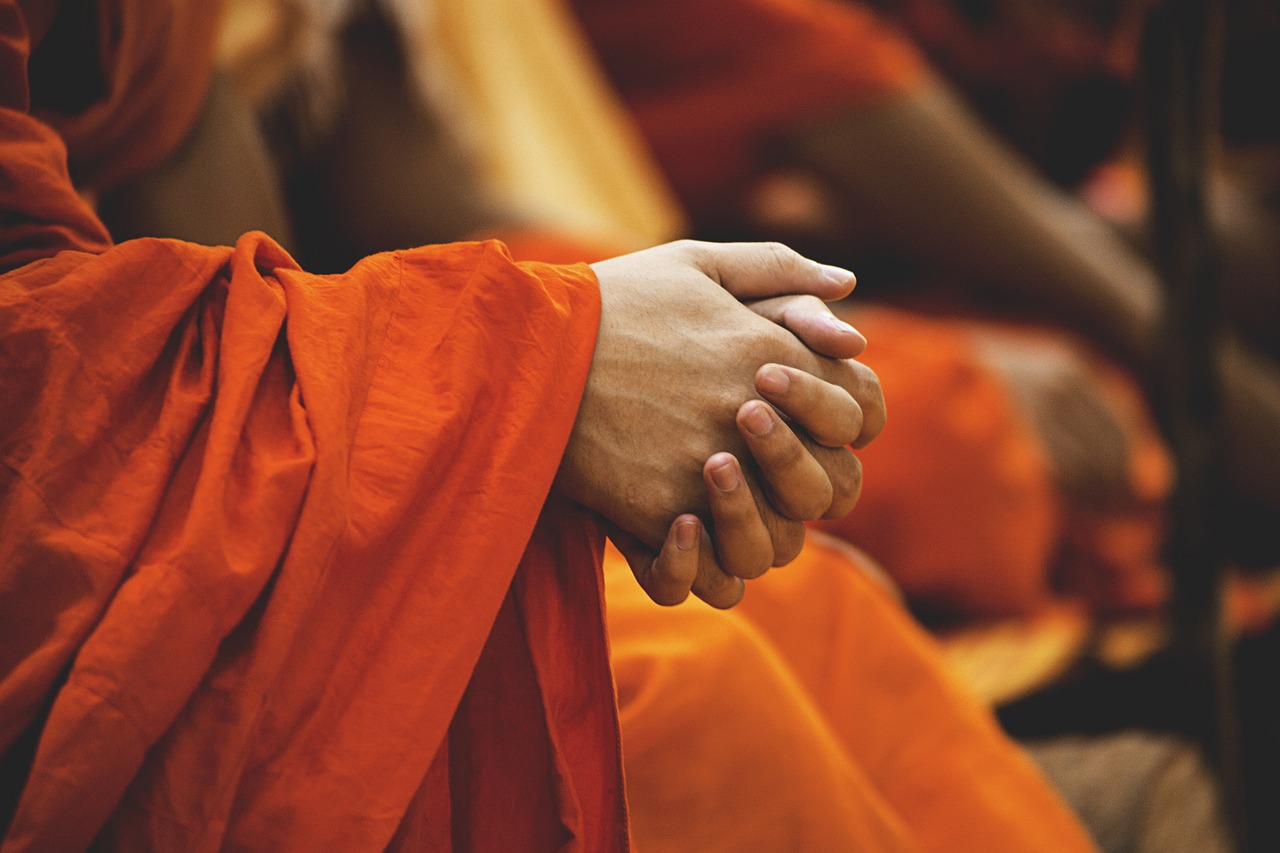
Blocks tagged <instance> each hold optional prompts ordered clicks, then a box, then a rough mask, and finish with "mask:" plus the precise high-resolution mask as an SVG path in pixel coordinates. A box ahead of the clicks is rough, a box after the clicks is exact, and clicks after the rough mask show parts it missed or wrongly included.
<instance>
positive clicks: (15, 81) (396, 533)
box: [0, 0, 627, 853]
mask: <svg viewBox="0 0 1280 853" xmlns="http://www.w3.org/2000/svg"><path fill="white" fill-rule="evenodd" d="M153 11H154V9H153V8H152V7H148V8H147V9H144V10H140V9H134V10H133V12H134V13H136V14H140V15H141V16H142V17H145V16H146V15H147V14H148V13H149V12H153ZM27 44H28V36H27V32H26V29H25V19H24V16H23V14H22V12H21V11H20V10H19V8H18V7H17V6H16V5H15V3H14V2H12V0H5V2H0V70H2V71H3V83H2V88H0V98H2V100H0V173H2V174H3V175H4V178H5V180H4V182H3V183H0V211H3V213H2V214H0V268H3V269H4V270H5V271H6V272H5V273H4V274H3V276H0V358H2V359H3V366H2V367H0V373H2V375H3V376H4V382H3V384H2V385H0V452H2V453H3V461H4V465H3V467H0V756H2V759H0V766H2V767H3V770H4V773H3V780H4V787H3V789H0V793H2V796H0V830H2V831H3V842H2V843H0V849H3V850H4V851H5V853H9V851H20V850H74V849H83V848H85V847H87V846H88V845H89V844H90V843H91V842H92V843H95V844H96V845H97V846H99V847H100V848H101V849H127V850H138V849H162V850H209V849H220V848H222V847H250V848H255V849H281V850H291V849H294V850H317V849H343V850H382V849H385V848H387V847H388V845H392V846H397V845H400V846H404V847H407V848H410V849H419V848H421V847H422V846H431V845H435V846H448V845H449V844H450V843H452V844H454V845H456V846H459V847H466V848H469V849H478V850H510V849H547V848H549V847H554V846H557V845H559V844H561V843H566V844H568V845H569V846H570V847H571V848H572V849H581V850H607V849H620V848H625V846H626V844H627V830H626V818H625V806H624V801H623V792H622V779H621V771H620V764H619V762H620V758H619V754H618V739H617V721H616V706H615V703H614V698H613V692H612V689H611V681H610V676H609V664H608V659H607V654H606V646H605V639H604V633H603V621H602V604H601V586H600V579H599V573H598V572H599V562H598V558H599V548H600V545H601V540H600V539H599V536H598V533H597V531H596V528H595V526H594V524H593V523H592V522H591V521H590V520H589V519H588V518H586V517H585V516H584V514H583V513H582V512H581V511H580V510H578V509H575V508H573V507H571V506H569V505H566V504H564V503H562V502H561V501H559V500H557V499H554V498H553V499H551V500H550V501H548V500H547V496H548V491H549V489H550V486H551V481H552V478H553V476H554V473H555V470H556V468H557V466H558V462H559V459H560V456H561V454H562V452H563V448H564V446H565V443H566V442H567V439H568V435H569V430H570V428H571V426H572V422H573V418H574V416H575V412H576V410H577V404H578V397H579V394H580V393H581V389H582V387H583V384H584V382H585V377H586V374H587V370H588V368H589V364H590V359H591V354H592V351H593V348H594V339H595V329H596V326H597V321H598V311H599V295H598V292H597V290H596V285H595V281H594V277H593V276H592V275H591V273H590V271H589V269H587V268H585V267H549V266H543V265H538V264H523V265H517V264H516V263H514V262H513V261H512V260H511V259H510V257H509V256H508V255H507V254H506V252H505V251H504V250H503V249H502V247H500V246H499V245H497V244H493V243H476V244H459V245H454V246H447V247H436V248H425V249H418V250H413V251H407V252H397V253H392V254H385V255H377V256H374V257H371V258H368V259H367V260H365V261H363V262H362V263H360V264H358V265H357V266H356V267H354V268H353V269H352V270H350V271H349V272H347V273H345V274H343V275H339V276H314V275H309V274H307V273H305V272H303V271H301V270H299V269H298V268H297V266H296V265H295V264H294V263H293V262H292V260H291V259H290V258H289V257H288V256H287V255H286V254H285V253H284V252H283V251H281V250H280V249H279V247H278V246H276V245H275V244H274V243H272V242H271V241H270V240H269V239H268V238H266V237H265V236H263V235H261V234H248V235H246V236H245V237H244V238H242V239H241V240H240V242H239V243H238V245H237V246H236V247H235V248H234V249H233V248H207V247H202V246H196V245H191V244H187V243H182V242H177V241H168V240H139V241H132V242H129V243H124V244H121V245H118V246H112V245H111V243H110V240H109V238H108V237H107V235H106V233H105V231H104V230H103V228H102V226H101V224H100V223H98V222H97V220H96V219H95V218H94V216H93V214H92V212H91V211H90V210H89V208H87V207H86V206H85V205H84V204H83V203H82V202H81V201H80V199H79V198H78V197H77V196H76V194H75V192H74V190H73V187H72V183H71V181H70V180H69V178H68V174H67V168H66V163H65V159H64V158H65V154H64V149H63V147H62V142H61V139H60V138H59V137H58V135H57V134H56V133H55V132H54V131H53V130H52V129H51V128H50V127H49V126H48V125H47V124H45V123H43V122H41V121H39V120H37V119H36V118H33V117H32V116H31V115H30V114H29V112H28V105H29V102H28V93H27V90H26V86H25V83H24V80H25V76H24V72H25V63H26V55H27ZM196 94H197V95H198V94H199V93H196ZM188 96H190V93H188ZM544 502H545V505H544ZM495 815H501V819H500V820H495V819H494V816H495Z"/></svg>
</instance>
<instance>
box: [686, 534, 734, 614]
mask: <svg viewBox="0 0 1280 853" xmlns="http://www.w3.org/2000/svg"><path fill="white" fill-rule="evenodd" d="M746 588H747V587H746V581H744V580H743V579H742V578H736V577H734V576H733V575H731V574H728V573H726V572H725V571H724V569H722V568H721V567H720V563H719V562H718V561H717V560H716V551H715V545H714V544H712V542H711V535H710V534H709V533H708V532H707V529H706V527H703V529H702V539H701V541H700V542H699V545H698V576H697V577H696V578H695V579H694V581H693V588H692V591H693V594H694V595H696V596H697V597H698V598H700V599H702V600H703V601H705V602H706V603H707V604H710V605H711V606H712V607H715V608H718V609H720V610H728V609H729V608H730V607H733V606H734V605H735V604H737V603H738V602H739V601H742V596H743V595H744V594H745V593H746Z"/></svg>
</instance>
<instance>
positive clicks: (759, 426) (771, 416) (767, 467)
mask: <svg viewBox="0 0 1280 853" xmlns="http://www.w3.org/2000/svg"><path fill="white" fill-rule="evenodd" d="M737 424H738V430H739V432H741V433H742V437H743V438H744V439H746V442H747V447H748V449H750V451H751V456H752V458H754V459H755V461H756V465H757V466H758V467H759V469H760V474H761V476H762V478H763V481H764V486H765V488H766V489H767V491H768V493H769V500H770V502H771V503H772V504H773V506H774V508H775V509H776V510H777V511H778V512H780V513H781V514H782V515H783V516H785V517H787V518H789V519H792V520H794V521H812V520H813V519H816V518H822V516H823V515H824V514H825V513H826V512H827V510H828V509H829V508H830V507H831V480H830V478H829V477H828V476H827V472H826V471H824V470H823V468H822V465H821V464H819V462H818V460H817V459H816V458H814V456H813V455H812V454H811V453H810V452H809V450H808V449H807V448H806V447H805V446H804V445H803V444H801V443H800V439H799V438H797V437H796V434H795V433H794V432H792V431H791V428H790V427H788V426H787V425H786V424H785V423H783V421H782V418H780V417H778V414H777V413H776V412H775V411H773V409H772V408H770V406H769V404H768V403H764V402H761V401H760V400H751V401H749V402H746V403H743V404H742V407H741V408H739V409H738V417H737ZM723 455H726V456H727V455H728V454H723ZM713 506H714V504H713ZM753 514H755V515H758V514H757V513H755V512H754V507H753ZM716 525H717V529H718V528H719V520H718V519H717V521H716ZM772 556H773V555H770V559H772ZM722 562H723V561H722ZM735 574H736V572H735Z"/></svg>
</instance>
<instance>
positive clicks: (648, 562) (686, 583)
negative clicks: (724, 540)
mask: <svg viewBox="0 0 1280 853" xmlns="http://www.w3.org/2000/svg"><path fill="white" fill-rule="evenodd" d="M609 538H610V539H612V540H613V544H614V545H616V546H617V547H618V550H619V551H620V552H621V553H622V556H623V557H625V558H626V560H627V563H628V564H629V565H630V566H631V572H632V574H634V575H635V576H636V580H637V581H638V582H639V583H640V587H641V588H642V589H643V590H644V591H645V592H646V593H647V594H648V596H649V598H651V599H653V601H654V602H655V603H657V604H661V605H663V606H665V607H670V606H672V605H676V604H680V603H681V602H683V601H684V600H685V599H686V598H688V597H689V592H690V591H691V590H692V588H693V582H694V580H695V579H696V578H697V576H698V570H699V555H700V552H701V547H700V546H701V540H702V522H701V521H700V520H699V519H698V517H697V516H696V515H688V514H686V515H681V516H680V517H678V518H677V519H676V520H675V521H674V522H672V524H671V527H670V528H669V529H668V531H667V537H666V539H665V540H664V541H663V543H662V550H660V551H659V552H658V553H657V554H655V553H654V552H653V550H652V549H650V548H649V547H648V546H646V545H645V544H644V543H643V542H641V541H640V540H639V539H637V538H636V537H634V536H632V535H631V534H629V533H626V532H624V531H621V530H614V531H611V532H610V534H609Z"/></svg>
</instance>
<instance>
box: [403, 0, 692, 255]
mask: <svg viewBox="0 0 1280 853" xmlns="http://www.w3.org/2000/svg"><path fill="white" fill-rule="evenodd" d="M434 16H435V20H434V21H432V22H430V23H429V24H428V25H427V26H426V27H425V28H424V29H423V33H422V35H423V36H424V38H423V39H422V40H423V41H426V40H427V39H428V38H429V39H431V41H432V43H430V44H419V45H417V46H415V47H416V49H422V50H437V51H439V52H440V53H441V54H442V55H443V57H444V62H445V63H446V64H447V65H448V66H449V68H450V70H451V71H452V72H453V75H454V82H455V83H456V84H457V85H458V86H459V88H460V90H461V91H459V92H458V94H459V95H460V96H461V97H460V100H462V101H463V102H464V103H465V105H466V108H467V111H468V112H469V113H470V116H469V117H470V118H471V119H472V121H473V123H474V125H475V129H476V131H477V134H476V135H477V137H478V145H479V154H480V158H479V159H480V161H481V165H482V167H483V168H484V171H485V173H486V177H487V178H488V179H489V180H490V182H491V183H492V185H493V187H494V188H495V189H496V190H497V191H498V192H499V193H500V194H502V195H505V196H506V197H507V200H508V201H509V202H510V203H511V204H512V205H513V206H514V207H515V208H516V209H517V210H518V211H520V212H522V213H524V214H526V215H529V216H530V218H531V219H532V220H533V221H537V222H539V223H540V224H541V225H543V226H548V225H550V226H555V227H558V228H561V229H564V230H567V231H568V232H570V233H573V234H579V235H582V236H584V237H589V238H593V239H611V240H614V241H617V242H619V243H621V244H622V245H627V246H634V247H635V248H640V247H643V246H645V245H652V244H655V243H661V242H665V241H667V240H670V239H673V238H674V237H676V236H678V235H679V234H680V233H681V231H682V230H683V229H684V222H683V218H682V215H681V213H680V210H679V207H678V206H677V204H676V202H675V200H674V197H673V196H672V194H671V192H670V190H669V189H668V188H667V186H666V184H665V182H664V179H663V178H662V177H661V176H660V174H659V173H658V171H657V169H656V167H655V166H654V164H653V163H652V162H651V160H650V155H649V152H648V151H647V150H646V148H645V146H644V143H643V142H642V141H641V140H640V137H639V135H638V133H637V132H636V131H635V129H634V127H633V124H632V121H631V118H630V116H629V114H628V113H627V112H626V110H625V108H624V107H623V106H622V105H621V104H619V103H618V102H617V100H616V99H615V96H614V95H613V93H612V91H611V90H610V88H609V87H608V84H607V83H606V82H605V81H604V78H603V76H602V74H601V72H600V69H599V67H598V66H597V64H596V62H595V58H594V57H593V56H592V55H591V54H590V52H589V48H588V47H587V46H586V44H585V42H584V41H583V39H582V37H581V35H580V33H579V31H578V29H577V25H576V23H575V22H574V21H573V19H572V17H571V15H570V13H569V12H568V11H567V10H566V9H565V8H564V7H563V6H562V5H561V4H560V3H559V2H556V0H541V2H534V0H521V2H511V0H441V2H438V3H436V4H435V8H434Z"/></svg>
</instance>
